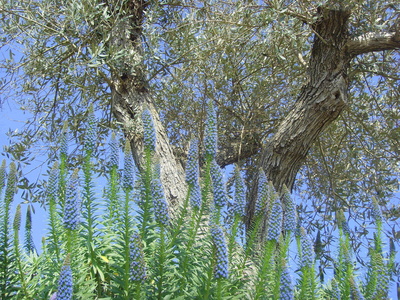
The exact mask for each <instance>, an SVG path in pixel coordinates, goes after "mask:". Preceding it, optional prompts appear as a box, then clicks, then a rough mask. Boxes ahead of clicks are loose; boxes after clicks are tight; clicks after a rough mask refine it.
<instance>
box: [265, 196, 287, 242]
mask: <svg viewBox="0 0 400 300" xmlns="http://www.w3.org/2000/svg"><path fill="white" fill-rule="evenodd" d="M282 221H283V210H282V205H281V201H280V200H279V198H276V199H275V202H274V204H273V205H272V210H271V214H270V216H269V222H268V231H267V240H268V241H273V240H274V241H276V242H277V241H279V237H280V235H281V231H282Z"/></svg>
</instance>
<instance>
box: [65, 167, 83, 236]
mask: <svg viewBox="0 0 400 300" xmlns="http://www.w3.org/2000/svg"><path fill="white" fill-rule="evenodd" d="M78 184H79V178H78V170H75V171H74V173H73V174H72V175H71V178H70V179H69V181H68V184H67V189H66V195H65V204H64V227H65V228H68V229H71V230H75V229H77V228H78V225H79V223H80V211H81V201H80V199H79V194H78Z"/></svg>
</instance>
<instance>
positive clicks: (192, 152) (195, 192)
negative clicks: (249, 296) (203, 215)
mask: <svg viewBox="0 0 400 300" xmlns="http://www.w3.org/2000/svg"><path fill="white" fill-rule="evenodd" d="M199 176H200V170H199V140H198V139H193V140H191V141H190V145H189V151H188V155H187V162H186V182H187V183H188V185H189V193H190V195H189V203H190V206H191V207H192V208H195V209H200V208H201V189H200V182H199Z"/></svg>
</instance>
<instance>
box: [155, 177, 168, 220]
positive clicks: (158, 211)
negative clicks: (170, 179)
mask: <svg viewBox="0 0 400 300" xmlns="http://www.w3.org/2000/svg"><path fill="white" fill-rule="evenodd" d="M151 194H152V197H153V206H154V215H155V218H156V220H157V222H158V223H159V224H162V225H164V226H167V225H168V224H169V213H168V204H167V200H166V199H165V195H164V189H163V186H162V183H161V180H160V179H159V178H154V179H153V180H152V181H151Z"/></svg>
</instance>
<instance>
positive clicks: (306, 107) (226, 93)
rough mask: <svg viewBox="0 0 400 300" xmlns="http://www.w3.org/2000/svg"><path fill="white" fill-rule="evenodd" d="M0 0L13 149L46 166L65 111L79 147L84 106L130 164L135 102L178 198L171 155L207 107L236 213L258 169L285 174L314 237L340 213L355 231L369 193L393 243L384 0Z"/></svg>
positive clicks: (394, 91)
mask: <svg viewBox="0 0 400 300" xmlns="http://www.w3.org/2000/svg"><path fill="white" fill-rule="evenodd" d="M0 7H1V8H0V15H1V27H0V40H1V51H2V55H3V60H2V62H1V65H0V67H1V69H2V72H4V73H5V76H4V77H3V78H2V79H1V81H0V84H1V86H0V89H1V96H0V97H1V103H2V104H4V103H5V102H6V101H16V102H17V103H18V105H19V106H20V107H21V109H23V110H27V111H29V112H30V113H31V115H32V118H31V119H30V120H29V121H28V122H27V125H26V129H25V130H24V131H23V132H21V133H19V134H15V135H16V136H13V137H12V138H13V139H12V140H13V143H12V144H11V146H10V147H9V148H7V149H6V150H7V152H8V153H9V155H12V156H13V157H14V158H15V159H16V160H19V161H22V158H23V157H24V156H29V155H30V154H29V152H28V150H29V149H31V147H35V146H42V145H46V146H48V149H49V150H50V151H49V152H48V154H49V155H50V161H51V158H52V156H54V151H52V149H54V148H52V147H57V144H55V143H54V141H56V140H57V137H58V136H59V135H60V132H61V129H62V127H63V124H64V122H67V124H68V127H69V129H70V131H71V132H73V134H74V136H73V139H74V140H75V141H76V145H77V147H79V146H80V145H81V144H82V138H81V135H82V132H83V127H82V126H81V124H82V122H83V121H84V120H85V118H86V117H87V107H88V105H89V104H93V106H94V109H95V111H96V114H97V115H98V116H99V118H100V121H99V125H98V135H99V139H98V141H101V140H102V139H101V137H104V136H106V135H108V134H109V129H115V128H123V130H124V133H125V137H126V138H127V139H128V140H129V141H131V147H132V153H133V156H134V158H135V161H136V164H137V165H138V167H139V168H140V167H141V161H140V160H141V159H140V157H142V155H141V154H142V152H143V146H142V139H143V137H142V136H143V135H142V133H141V132H140V129H139V128H140V126H137V124H138V123H137V122H139V121H138V119H140V118H138V116H140V115H141V113H140V112H141V111H142V110H143V109H144V108H148V109H149V111H150V112H151V113H152V114H153V118H154V122H155V126H156V129H157V133H158V136H159V145H161V146H160V147H159V148H158V149H157V152H158V155H159V157H160V163H161V164H162V165H163V166H164V168H163V170H162V172H163V173H162V174H161V177H162V179H163V181H164V185H165V188H166V196H167V198H168V199H169V201H170V202H171V203H176V202H179V199H180V198H182V197H183V195H184V194H185V190H186V187H185V184H184V178H183V168H184V159H182V158H183V157H185V156H186V152H187V149H188V145H189V140H190V139H191V137H193V136H196V137H200V140H202V135H203V132H204V131H203V129H204V126H205V123H204V122H205V115H206V107H207V105H208V103H209V102H212V103H213V104H214V105H215V107H216V108H217V115H218V123H219V126H218V134H219V146H218V156H217V161H218V163H219V164H220V165H221V166H227V165H229V164H233V163H238V164H239V165H240V167H242V169H243V170H245V172H246V177H247V179H248V180H247V182H248V184H249V191H250V192H249V193H248V205H247V218H248V219H251V217H252V214H253V210H254V199H255V195H254V193H253V191H254V190H255V189H254V188H252V186H256V182H257V175H256V174H258V170H259V168H260V167H261V168H263V169H264V170H265V172H266V174H267V176H268V179H269V180H271V181H272V182H273V184H274V185H275V188H276V189H277V190H278V191H280V190H282V188H283V186H284V185H286V186H288V187H289V189H294V190H295V191H298V192H299V193H300V194H302V196H303V197H304V199H307V201H304V202H302V203H301V204H300V205H299V210H300V211H301V212H303V214H301V217H302V218H303V219H304V220H303V221H304V222H305V223H306V224H307V226H311V227H312V228H313V230H321V231H324V230H325V231H326V232H327V231H328V230H329V229H327V228H330V227H324V226H323V225H326V224H330V225H333V224H335V222H336V221H335V212H336V211H338V209H339V208H341V209H343V210H344V211H345V212H346V215H347V217H349V218H351V219H353V220H355V221H356V222H357V223H356V224H358V225H357V228H358V229H357V233H358V234H360V235H363V234H364V235H365V234H366V230H367V229H366V227H367V225H368V221H366V220H368V216H369V215H370V207H371V206H370V203H371V197H372V196H374V197H376V198H377V199H378V201H379V203H380V205H382V207H383V211H384V215H385V217H386V219H387V220H390V223H389V224H388V225H389V228H390V229H389V230H388V231H387V234H388V235H390V236H391V238H399V236H400V230H399V226H398V218H399V217H400V207H399V205H398V204H396V203H395V202H394V201H392V202H391V201H390V200H391V199H394V198H397V197H398V195H396V192H397V191H398V178H399V149H400V147H399V141H400V123H399V122H400V110H399V99H400V95H399V93H400V88H399V82H400V81H399V79H400V74H399V52H398V49H399V48H400V23H399V6H398V4H397V3H396V1H339V0H338V1H269V0H264V1H236V0H228V1H197V0H188V1H175V0H166V1H145V0H131V1H126V0H118V1H114V2H109V1H107V0H83V1H79V2H72V1H60V0H43V1H10V0H1V2H0ZM99 143H100V142H99ZM49 145H50V146H49ZM98 146H101V145H98ZM200 147H202V146H200ZM99 149H101V148H99ZM99 155H100V154H99ZM77 160H79V158H77ZM76 163H77V162H76ZM100 167H101V166H100ZM326 232H325V233H326ZM327 236H328V235H326V238H327V239H328V237H327Z"/></svg>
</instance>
